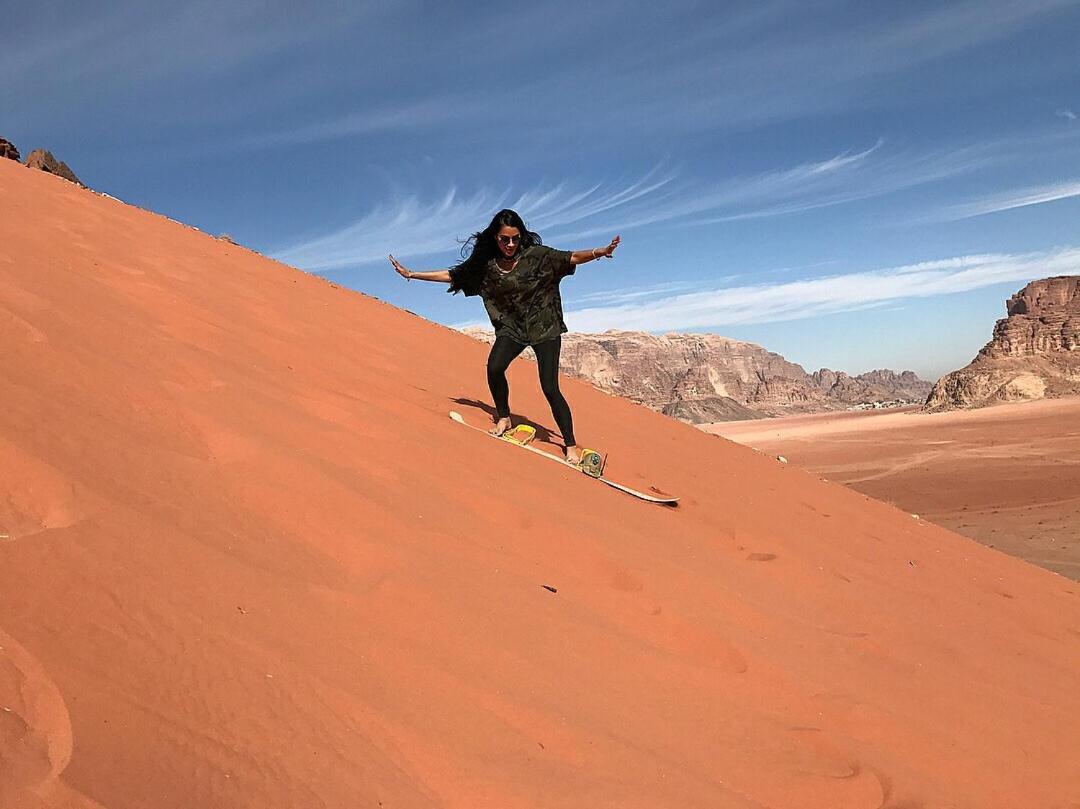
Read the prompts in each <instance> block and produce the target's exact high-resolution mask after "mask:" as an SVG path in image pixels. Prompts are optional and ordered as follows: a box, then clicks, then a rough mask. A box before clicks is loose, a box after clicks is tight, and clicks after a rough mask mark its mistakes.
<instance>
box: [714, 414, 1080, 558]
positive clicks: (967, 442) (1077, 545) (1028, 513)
mask: <svg viewBox="0 0 1080 809" xmlns="http://www.w3.org/2000/svg"><path fill="white" fill-rule="evenodd" d="M706 429H707V430H708V431H709V432H714V433H717V434H720V435H724V436H725V437H727V438H731V439H732V440H735V441H739V442H740V443H743V444H748V445H751V446H754V447H756V448H758V449H760V450H762V451H763V452H767V453H770V454H779V455H783V456H784V457H786V458H787V459H788V460H789V461H791V462H792V463H795V464H797V465H799V466H800V467H802V468H803V469H808V470H810V471H811V472H814V473H815V474H819V475H822V476H823V477H825V478H828V479H829V480H832V481H838V482H840V483H845V484H847V485H849V486H851V487H852V488H853V489H856V490H857V491H860V492H862V493H863V494H868V495H870V496H871V497H876V498H877V499H879V500H884V501H886V502H888V503H892V504H894V505H896V506H898V507H899V508H902V509H904V510H905V511H910V512H912V513H914V514H918V515H920V517H923V518H926V519H929V520H932V521H933V522H936V523H937V524H939V525H943V526H945V527H946V528H949V529H951V530H953V531H956V532H958V533H961V534H963V535H965V536H969V537H971V538H972V539H977V540H978V541H980V542H982V543H983V544H984V545H988V546H990V547H994V548H998V549H999V550H1002V551H1005V552H1006V553H1010V554H1012V555H1014V556H1019V557H1020V558H1021V559H1026V560H1027V561H1029V562H1033V563H1035V564H1037V565H1041V566H1042V567H1045V568H1047V569H1048V570H1053V571H1055V572H1056V573H1060V574H1062V575H1063V576H1069V577H1070V578H1073V579H1080V398H1070V399H1053V400H1044V401H1038V402H1022V403H1015V404H1005V405H998V406H996V407H990V408H986V409H983V410H969V411H954V412H951V413H934V414H925V413H911V412H905V413H899V412H891V413H888V412H882V411H877V412H870V413H839V414H829V413H822V414H818V415H815V416H797V417H793V418H783V419H771V420H769V421H761V422H730V423H726V424H716V425H711V426H709V427H707V428H706Z"/></svg>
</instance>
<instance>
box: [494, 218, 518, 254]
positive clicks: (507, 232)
mask: <svg viewBox="0 0 1080 809" xmlns="http://www.w3.org/2000/svg"><path fill="white" fill-rule="evenodd" d="M495 243H496V244H498V245H499V252H500V253H502V254H503V255H504V256H505V257H506V258H512V257H513V255H514V253H516V252H517V250H518V247H520V246H521V231H520V230H518V229H517V228H515V227H512V226H511V225H503V226H502V227H501V228H499V232H498V233H496V234H495Z"/></svg>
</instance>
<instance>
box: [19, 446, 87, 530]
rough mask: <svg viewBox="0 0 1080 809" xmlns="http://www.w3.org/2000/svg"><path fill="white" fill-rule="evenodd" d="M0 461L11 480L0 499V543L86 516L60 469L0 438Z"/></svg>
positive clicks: (66, 525)
mask: <svg viewBox="0 0 1080 809" xmlns="http://www.w3.org/2000/svg"><path fill="white" fill-rule="evenodd" d="M0 464H2V465H3V468H4V471H5V472H7V473H9V474H10V478H9V480H10V481H11V482H10V483H9V484H8V485H7V486H6V491H5V492H4V497H3V499H0V543H3V542H11V541H14V540H17V539H23V538H25V537H29V536H33V535H35V534H40V533H41V532H43V531H48V530H52V529H56V528H67V527H69V526H71V525H74V524H75V523H77V522H78V521H79V520H81V519H82V518H83V517H84V516H85V515H84V513H83V509H82V507H81V506H80V504H79V497H78V496H77V494H76V491H75V487H74V486H73V485H72V483H71V482H70V481H69V480H68V479H67V478H66V477H65V476H64V475H63V474H61V472H60V471H59V470H58V469H56V468H54V467H52V466H49V465H48V464H46V463H44V462H42V461H39V460H37V459H36V458H33V457H31V456H30V455H29V454H27V453H25V452H23V451H22V450H19V449H17V448H16V447H14V446H13V445H12V444H9V443H6V442H4V441H3V439H0Z"/></svg>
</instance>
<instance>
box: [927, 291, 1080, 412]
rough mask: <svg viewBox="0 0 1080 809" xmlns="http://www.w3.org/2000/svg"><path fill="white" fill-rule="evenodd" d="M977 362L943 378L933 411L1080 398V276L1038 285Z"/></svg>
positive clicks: (1017, 299)
mask: <svg viewBox="0 0 1080 809" xmlns="http://www.w3.org/2000/svg"><path fill="white" fill-rule="evenodd" d="M1005 310H1006V313H1007V315H1008V316H1007V317H1005V318H1003V319H1002V320H999V321H998V322H997V323H996V324H995V325H994V335H993V337H992V338H991V340H990V342H989V343H987V344H986V345H985V346H983V348H982V350H981V351H979V354H978V356H976V357H975V359H974V360H972V362H971V364H969V365H968V366H966V367H965V368H961V369H960V370H959V371H953V372H952V373H951V374H947V375H946V376H943V377H942V378H941V379H940V380H938V383H937V384H936V385H935V386H934V389H933V390H932V391H931V392H930V396H929V397H928V398H927V401H926V406H927V408H928V409H930V410H948V409H952V408H957V407H981V406H985V405H989V404H995V403H997V402H1005V401H1015V400H1019V399H1041V398H1044V397H1054V396H1070V395H1075V394H1080V276H1078V275H1068V276H1057V277H1054V278H1044V279H1042V280H1041V281H1032V282H1031V283H1030V284H1028V285H1027V286H1026V287H1024V288H1023V289H1022V290H1020V291H1019V292H1018V293H1016V294H1015V295H1013V296H1012V297H1011V298H1009V300H1008V301H1007V302H1006V304H1005Z"/></svg>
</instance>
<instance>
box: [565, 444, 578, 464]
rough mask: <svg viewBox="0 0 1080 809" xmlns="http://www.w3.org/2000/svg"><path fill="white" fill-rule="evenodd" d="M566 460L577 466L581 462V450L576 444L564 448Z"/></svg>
mask: <svg viewBox="0 0 1080 809" xmlns="http://www.w3.org/2000/svg"><path fill="white" fill-rule="evenodd" d="M566 462H567V463H569V464H573V465H574V466H578V465H579V464H580V463H581V450H580V449H578V448H577V445H576V444H575V445H574V446H570V447H567V448H566Z"/></svg>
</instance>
